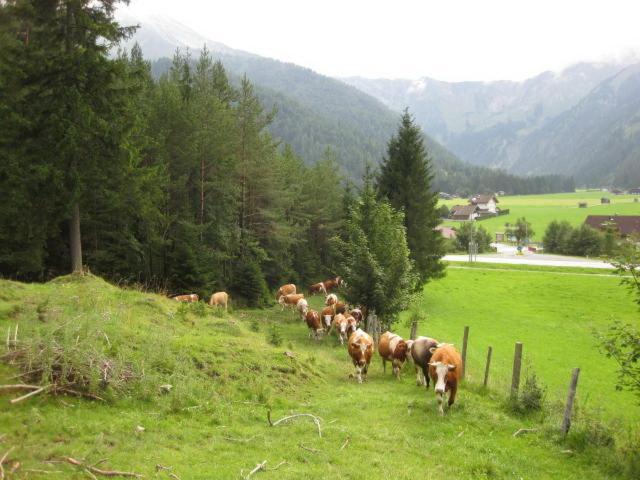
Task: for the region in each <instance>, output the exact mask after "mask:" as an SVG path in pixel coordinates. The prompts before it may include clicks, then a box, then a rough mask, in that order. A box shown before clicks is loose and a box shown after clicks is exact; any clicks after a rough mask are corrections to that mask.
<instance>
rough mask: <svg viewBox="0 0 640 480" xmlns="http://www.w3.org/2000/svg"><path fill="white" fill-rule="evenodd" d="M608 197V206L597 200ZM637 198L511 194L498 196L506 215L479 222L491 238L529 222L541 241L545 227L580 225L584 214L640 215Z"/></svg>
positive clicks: (451, 202)
mask: <svg viewBox="0 0 640 480" xmlns="http://www.w3.org/2000/svg"><path fill="white" fill-rule="evenodd" d="M601 197H608V198H609V199H610V200H611V203H610V204H608V205H606V204H605V205H601V204H600V198H601ZM634 198H638V196H637V195H612V194H609V193H607V192H599V191H579V192H574V193H555V194H546V195H513V196H504V197H498V201H499V204H498V206H499V207H500V208H502V209H507V208H508V209H509V214H508V215H503V216H500V217H494V218H489V219H487V220H482V221H481V222H480V224H481V225H482V226H484V228H486V229H487V230H488V231H489V232H490V233H491V234H492V235H494V234H495V232H503V231H504V225H505V223H515V221H516V220H517V219H518V218H520V217H525V218H526V219H527V220H528V221H529V222H531V225H532V228H533V230H534V231H535V236H534V239H535V240H537V241H541V240H542V237H543V236H544V232H545V230H546V228H547V225H548V224H549V223H551V222H552V221H553V220H566V221H568V222H569V223H571V224H572V225H580V224H581V223H583V222H584V220H585V218H586V217H587V215H609V214H618V215H640V203H634ZM440 202H441V204H443V205H447V206H448V207H452V206H453V205H456V204H466V203H467V200H466V199H464V198H456V199H454V200H441V201H440ZM578 202H587V205H588V207H587V208H578ZM458 223H459V222H455V221H452V220H448V221H445V222H444V225H448V226H455V225H456V224H458Z"/></svg>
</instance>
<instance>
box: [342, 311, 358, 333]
mask: <svg viewBox="0 0 640 480" xmlns="http://www.w3.org/2000/svg"><path fill="white" fill-rule="evenodd" d="M345 316H346V318H347V335H348V336H351V335H352V334H353V332H355V331H356V330H357V329H358V322H357V321H356V319H355V318H354V317H353V315H351V314H347V315H345Z"/></svg>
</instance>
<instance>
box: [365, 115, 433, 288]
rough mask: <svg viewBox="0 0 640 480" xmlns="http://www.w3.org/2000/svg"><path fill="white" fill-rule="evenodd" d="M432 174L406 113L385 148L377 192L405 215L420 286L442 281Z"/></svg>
mask: <svg viewBox="0 0 640 480" xmlns="http://www.w3.org/2000/svg"><path fill="white" fill-rule="evenodd" d="M433 178H434V174H433V169H432V165H431V159H430V158H429V155H428V153H427V151H426V149H425V146H424V137H423V135H422V131H421V130H420V127H418V126H417V125H415V123H414V120H413V118H412V116H411V115H410V114H409V112H408V111H407V110H405V111H404V113H403V114H402V118H401V122H400V127H399V128H398V133H397V134H396V135H394V136H393V137H392V138H391V140H390V141H389V143H388V145H387V156H386V158H384V159H383V162H382V165H381V167H380V174H379V176H378V183H377V190H378V194H379V196H380V197H382V198H386V199H388V201H389V203H390V204H391V206H392V207H394V208H395V209H397V210H402V211H403V212H404V225H405V227H406V229H407V243H408V245H409V250H410V251H411V259H412V260H413V261H414V264H415V269H416V272H417V273H418V276H419V279H420V283H419V285H417V287H418V288H419V287H420V286H421V285H422V284H424V283H426V282H428V281H429V280H430V279H431V278H438V277H441V276H442V275H443V273H444V265H443V264H442V262H441V261H440V259H441V258H442V256H443V255H444V245H443V241H442V237H441V235H440V233H439V232H437V231H436V230H435V228H436V227H437V226H438V224H439V223H440V219H439V214H438V209H437V206H438V196H437V192H435V191H434V190H433V188H432V182H433Z"/></svg>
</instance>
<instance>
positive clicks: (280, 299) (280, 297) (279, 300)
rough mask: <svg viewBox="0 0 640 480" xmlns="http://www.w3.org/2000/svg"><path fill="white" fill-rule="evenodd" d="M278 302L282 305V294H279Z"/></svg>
mask: <svg viewBox="0 0 640 480" xmlns="http://www.w3.org/2000/svg"><path fill="white" fill-rule="evenodd" d="M278 303H279V304H280V305H284V295H280V296H279V297H278Z"/></svg>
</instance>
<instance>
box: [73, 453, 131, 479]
mask: <svg viewBox="0 0 640 480" xmlns="http://www.w3.org/2000/svg"><path fill="white" fill-rule="evenodd" d="M64 460H65V462H67V463H70V464H71V465H75V466H76V467H80V468H82V469H83V470H85V471H87V472H89V473H91V474H96V475H102V476H104V477H130V478H142V475H141V474H139V473H134V472H121V471H119V470H102V469H100V468H96V467H91V466H87V465H85V464H83V463H82V462H81V461H79V460H76V459H75V458H71V457H64Z"/></svg>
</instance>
